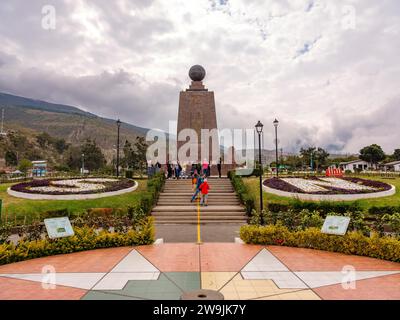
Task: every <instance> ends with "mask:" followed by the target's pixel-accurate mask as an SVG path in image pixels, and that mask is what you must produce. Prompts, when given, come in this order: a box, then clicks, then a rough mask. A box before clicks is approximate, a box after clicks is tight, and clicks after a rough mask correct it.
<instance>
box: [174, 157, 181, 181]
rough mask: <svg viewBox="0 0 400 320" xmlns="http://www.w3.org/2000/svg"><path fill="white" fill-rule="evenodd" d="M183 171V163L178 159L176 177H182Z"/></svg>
mask: <svg viewBox="0 0 400 320" xmlns="http://www.w3.org/2000/svg"><path fill="white" fill-rule="evenodd" d="M181 172H182V166H181V164H180V163H179V161H178V162H177V163H176V165H175V178H176V179H179V178H180V176H181Z"/></svg>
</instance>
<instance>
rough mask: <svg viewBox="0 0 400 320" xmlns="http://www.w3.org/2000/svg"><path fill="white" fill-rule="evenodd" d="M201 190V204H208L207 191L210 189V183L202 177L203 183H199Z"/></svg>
mask: <svg viewBox="0 0 400 320" xmlns="http://www.w3.org/2000/svg"><path fill="white" fill-rule="evenodd" d="M199 189H200V191H201V201H200V205H201V206H206V207H207V206H208V191H209V190H210V185H209V184H208V182H207V178H205V179H204V181H203V183H202V184H201V185H200V188H199Z"/></svg>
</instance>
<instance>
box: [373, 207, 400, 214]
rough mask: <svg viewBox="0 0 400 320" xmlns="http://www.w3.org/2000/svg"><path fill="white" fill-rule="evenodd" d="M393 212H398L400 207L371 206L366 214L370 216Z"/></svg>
mask: <svg viewBox="0 0 400 320" xmlns="http://www.w3.org/2000/svg"><path fill="white" fill-rule="evenodd" d="M395 212H400V206H397V207H396V206H379V207H378V206H372V207H370V208H369V209H368V213H369V214H370V215H376V216H379V215H384V214H393V213H395Z"/></svg>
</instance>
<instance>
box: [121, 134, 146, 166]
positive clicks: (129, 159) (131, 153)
mask: <svg viewBox="0 0 400 320" xmlns="http://www.w3.org/2000/svg"><path fill="white" fill-rule="evenodd" d="M147 147H148V146H147V144H146V140H145V138H144V137H136V141H135V144H134V145H133V146H132V144H131V143H130V142H129V141H128V140H126V141H125V145H124V148H123V153H124V157H123V159H122V163H123V165H124V166H125V167H127V168H129V169H132V170H137V171H140V172H143V171H144V169H145V168H146V167H147V158H146V152H147Z"/></svg>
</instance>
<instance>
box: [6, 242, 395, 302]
mask: <svg viewBox="0 0 400 320" xmlns="http://www.w3.org/2000/svg"><path fill="white" fill-rule="evenodd" d="M43 268H45V269H43ZM42 270H53V271H52V272H54V271H55V272H57V273H56V274H51V273H50V274H43V273H42ZM348 271H350V273H348ZM351 280H356V281H355V282H351ZM49 283H55V285H53V286H52V285H50V284H49ZM0 287H1V288H2V290H1V291H0V300H7V299H10V300H12V299H23V300H25V299H26V300H35V299H54V300H55V299H57V300H60V299H61V300H63V299H68V300H78V299H83V300H101V299H106V300H114V299H115V300H125V299H128V300H137V299H162V300H164V299H168V300H177V299H180V297H181V295H182V294H183V293H184V292H191V291H195V290H198V289H209V290H215V291H219V292H220V293H222V294H223V296H224V298H225V299H226V300H231V299H235V300H236V299H240V300H247V299H257V300H320V299H323V300H332V299H333V300H335V299H338V300H339V299H340V300H342V299H345V300H350V299H380V300H392V299H400V264H399V263H393V262H388V261H383V260H378V259H373V258H367V257H359V256H350V255H344V254H339V253H332V252H325V251H318V250H312V249H301V248H289V247H280V246H257V245H245V244H238V243H205V244H202V245H197V244H191V243H174V244H172V243H166V244H158V245H151V246H139V247H123V248H112V249H100V250H94V251H87V252H79V253H72V254H67V255H59V256H52V257H46V258H40V259H35V260H29V261H23V262H18V263H14V264H9V265H4V266H1V267H0Z"/></svg>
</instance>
